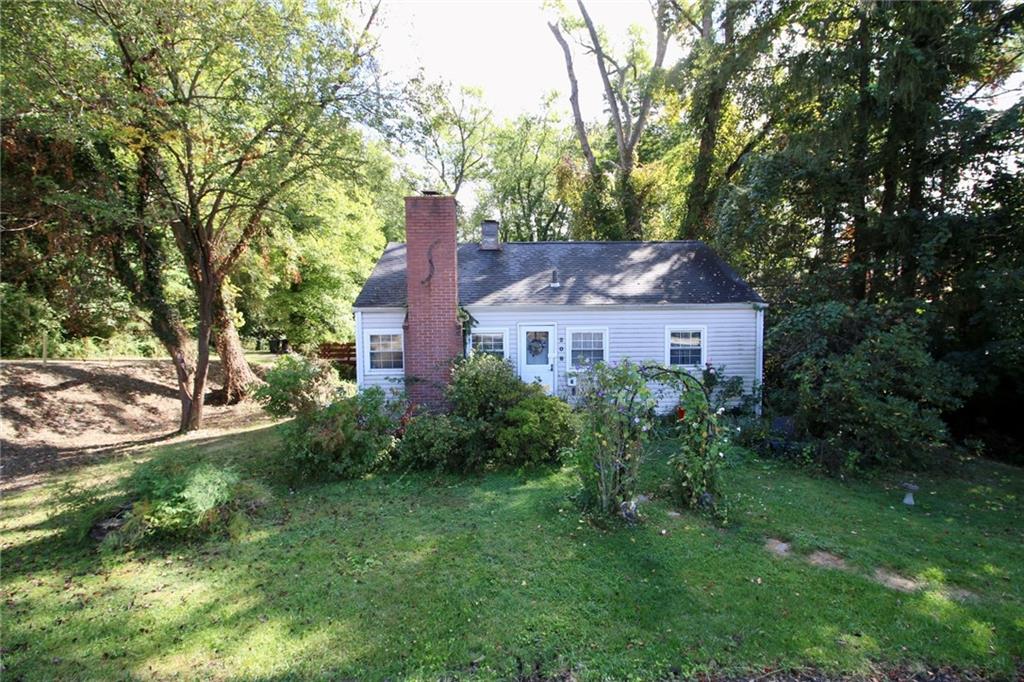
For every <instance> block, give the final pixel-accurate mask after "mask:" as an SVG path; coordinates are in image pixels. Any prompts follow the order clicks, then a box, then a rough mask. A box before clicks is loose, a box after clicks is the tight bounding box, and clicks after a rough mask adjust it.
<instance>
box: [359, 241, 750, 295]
mask: <svg viewBox="0 0 1024 682" xmlns="http://www.w3.org/2000/svg"><path fill="white" fill-rule="evenodd" d="M458 257H459V303H460V304H461V305H614V304H620V305H621V304H629V303H632V304H645V305H646V304H708V303H763V302H764V299H762V298H761V297H760V296H759V295H758V294H757V292H755V291H754V290H753V289H752V288H751V287H750V285H749V284H747V283H746V282H744V281H743V280H742V279H740V278H739V276H737V275H736V273H735V272H734V271H733V270H732V268H730V267H729V266H728V265H726V264H725V262H724V261H723V260H722V259H721V258H719V257H718V255H717V254H716V253H715V252H714V251H712V250H711V249H710V248H709V247H708V246H707V245H706V244H704V243H703V242H698V241H672V242H510V243H505V244H503V245H502V249H501V250H500V251H485V250H482V249H480V246H479V244H475V243H474V244H460V245H459V256H458ZM553 270H557V271H558V280H559V282H560V283H561V286H559V287H552V286H551V273H552V271H553ZM405 302H406V293H405V244H400V243H390V244H388V245H387V247H386V248H385V249H384V254H383V255H382V256H381V257H380V260H379V261H377V265H376V267H374V269H373V272H372V273H371V274H370V278H369V279H367V280H366V284H364V285H363V290H362V291H361V292H360V293H359V296H358V297H357V298H356V302H355V304H354V307H356V308H378V307H380V308H387V307H401V306H404V305H405Z"/></svg>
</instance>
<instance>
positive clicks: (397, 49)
mask: <svg viewBox="0 0 1024 682" xmlns="http://www.w3.org/2000/svg"><path fill="white" fill-rule="evenodd" d="M567 4H568V3H567ZM570 9H575V4H574V3H573V4H572V6H571V7H570ZM587 10H588V11H589V12H590V15H591V17H592V18H593V19H594V21H595V22H596V23H597V24H598V25H600V26H602V27H603V28H604V29H605V31H606V33H607V35H608V37H609V39H610V40H611V42H612V45H613V46H615V47H619V46H622V45H625V43H626V39H627V37H628V31H629V27H630V25H634V24H635V25H637V26H639V27H640V28H642V29H643V30H644V31H645V34H646V36H647V38H648V44H649V45H651V46H653V43H654V40H653V36H654V19H653V17H652V15H651V10H650V4H649V3H648V2H647V0H589V2H587ZM556 16H557V12H556V11H555V10H553V9H545V8H544V6H543V3H542V2H541V0H476V1H473V0H385V1H384V3H383V5H382V7H381V16H380V22H379V27H378V31H377V33H378V36H379V39H380V48H381V49H380V50H379V52H378V54H379V57H380V61H381V64H382V66H383V68H384V70H385V72H388V73H390V74H392V75H393V76H394V77H396V78H398V79H400V80H402V79H405V78H408V77H410V76H412V75H414V74H415V73H416V72H417V71H418V70H419V69H420V68H422V69H423V70H424V72H425V74H426V76H427V77H428V78H430V79H444V80H448V81H451V82H452V83H453V84H455V85H457V86H475V87H479V88H481V89H482V90H483V99H484V102H485V103H486V104H487V105H488V106H489V107H490V108H491V110H492V111H493V112H494V113H495V115H496V117H497V118H498V119H504V118H513V117H515V116H517V115H518V114H522V113H527V112H531V111H533V112H535V111H536V110H537V108H538V106H539V105H540V103H541V101H542V99H543V98H544V96H545V95H546V94H547V93H550V92H552V91H554V90H557V91H558V92H559V93H560V94H561V97H559V99H558V103H557V104H558V107H559V108H560V109H561V110H564V112H565V113H566V114H568V111H569V103H568V96H567V95H568V92H569V81H568V77H567V76H566V72H565V59H564V57H563V56H562V50H561V48H560V47H559V46H558V43H556V42H555V38H554V36H552V35H551V31H550V29H548V25H547V22H548V21H549V20H551V19H553V18H554V17H556ZM570 44H571V42H570ZM672 57H673V55H672V54H671V53H670V54H669V55H668V58H667V59H666V63H670V62H671V58H672ZM574 59H575V61H576V76H577V79H578V80H579V87H580V108H581V109H582V111H583V116H584V118H586V119H587V120H592V119H595V118H600V117H601V116H602V109H603V106H604V105H603V100H602V95H601V92H602V89H601V82H600V77H599V76H598V73H597V69H595V68H594V64H593V57H592V56H588V55H583V54H579V52H578V51H577V54H576V55H575V56H574Z"/></svg>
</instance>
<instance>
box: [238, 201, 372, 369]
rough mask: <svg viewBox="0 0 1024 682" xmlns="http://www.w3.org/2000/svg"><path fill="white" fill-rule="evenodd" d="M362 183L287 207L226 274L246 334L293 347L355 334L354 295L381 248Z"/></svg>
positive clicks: (308, 348)
mask: <svg viewBox="0 0 1024 682" xmlns="http://www.w3.org/2000/svg"><path fill="white" fill-rule="evenodd" d="M373 201H374V200H373V196H371V194H370V192H369V191H368V190H367V189H365V188H361V187H357V188H351V187H349V186H348V185H347V184H341V183H334V184H326V185H325V186H323V187H321V188H320V189H319V190H318V191H316V192H313V191H310V192H308V193H306V194H305V195H304V196H303V197H302V201H301V204H299V203H297V204H295V205H294V206H292V207H291V209H290V210H289V219H288V224H287V225H282V226H280V227H279V228H277V229H275V231H274V234H273V237H272V238H270V237H268V238H265V239H263V240H261V243H260V244H258V245H257V248H254V249H253V250H251V251H250V252H249V253H247V254H246V256H245V257H243V259H242V260H241V262H240V263H239V267H238V269H237V270H236V272H235V274H234V275H233V276H232V280H231V281H232V285H234V286H236V287H237V288H238V296H237V297H236V300H237V301H238V302H239V308H240V311H241V312H242V314H243V318H244V326H243V327H242V330H243V331H244V332H246V333H247V334H249V335H251V336H261V337H262V336H268V335H273V336H282V337H284V338H287V339H288V341H289V343H290V345H291V346H292V347H294V348H298V349H303V350H312V349H315V347H316V346H317V345H319V344H320V343H323V342H325V341H342V340H343V341H348V340H351V339H352V338H353V333H354V330H353V328H352V314H351V312H352V307H351V306H352V301H353V300H355V297H356V295H357V294H358V293H359V287H360V286H361V285H362V283H363V282H364V281H365V279H366V277H368V276H369V273H370V270H371V269H372V268H373V265H374V263H375V262H376V259H377V257H378V256H379V255H380V252H381V250H382V249H383V248H384V243H385V237H384V234H383V231H384V221H383V219H382V218H381V217H380V216H378V215H377V213H376V210H375V208H374V206H373Z"/></svg>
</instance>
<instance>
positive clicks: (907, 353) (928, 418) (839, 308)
mask: <svg viewBox="0 0 1024 682" xmlns="http://www.w3.org/2000/svg"><path fill="white" fill-rule="evenodd" d="M920 305H921V306H923V305H924V304H920ZM925 314H926V313H925V309H924V308H923V307H910V308H905V307H902V306H889V307H886V306H880V305H868V304H859V305H853V306H851V305H846V304H843V303H839V302H829V303H823V304H817V305H811V306H806V307H803V308H801V309H799V310H798V311H795V312H794V314H792V315H791V316H789V317H788V318H787V319H786V320H785V321H784V322H782V323H780V324H779V325H777V326H776V327H775V328H774V329H773V330H772V332H771V336H770V339H771V344H772V345H773V347H775V348H777V349H778V352H779V357H778V362H779V371H781V372H785V373H787V374H789V375H790V376H791V377H792V381H793V386H792V388H791V389H780V390H777V391H776V392H775V393H773V395H772V403H773V405H774V406H775V407H776V409H777V410H780V411H782V412H783V413H790V414H793V415H795V416H796V419H797V425H798V427H799V428H800V429H801V430H802V432H803V433H804V434H805V435H807V436H809V437H810V438H811V439H812V443H811V452H813V453H814V457H815V459H816V460H817V461H818V462H819V463H821V464H823V465H825V466H826V468H828V469H829V470H831V471H835V472H845V473H850V472H852V471H857V470H862V469H865V468H873V467H879V466H887V467H892V468H922V467H926V466H929V465H934V464H935V463H936V460H937V459H939V458H941V457H942V455H943V453H945V452H947V451H948V448H949V445H950V442H949V432H948V430H947V428H946V424H945V422H944V421H943V419H942V416H943V414H946V413H949V412H951V411H953V410H955V409H956V408H957V407H959V406H960V404H961V400H962V396H964V395H965V394H967V393H969V392H970V391H971V390H972V389H973V387H974V386H973V381H972V380H971V378H970V377H969V376H965V375H963V374H961V373H959V372H957V370H956V369H955V367H954V366H952V365H950V364H949V363H946V362H942V361H938V360H936V359H935V358H934V357H933V356H932V355H931V354H929V353H928V350H927V335H926V333H925V329H926V320H925Z"/></svg>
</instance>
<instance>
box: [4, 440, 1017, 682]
mask: <svg viewBox="0 0 1024 682" xmlns="http://www.w3.org/2000/svg"><path fill="white" fill-rule="evenodd" d="M277 440H278V435H277V431H276V429H274V428H273V427H267V428H262V429H257V430H253V431H249V432H246V433H241V434H233V435H230V436H224V437H221V438H214V439H208V440H205V441H195V442H191V443H185V444H176V445H175V444H171V445H166V446H164V447H161V448H158V449H156V450H155V451H154V452H153V454H154V456H156V457H173V458H179V459H185V460H196V461H200V460H215V461H221V462H231V463H233V464H234V465H235V466H237V467H240V468H242V469H243V470H245V471H247V472H249V473H252V474H254V475H258V476H259V477H261V478H263V479H264V480H266V481H268V482H269V483H271V484H272V485H273V486H274V487H275V490H276V496H277V497H276V501H275V502H274V503H273V504H272V505H271V506H270V507H269V508H267V509H265V510H264V511H263V512H262V513H261V515H260V516H259V517H258V518H257V520H256V521H255V522H254V523H253V524H252V525H251V527H250V528H249V529H248V530H246V531H245V532H244V533H243V534H242V535H241V536H240V537H238V538H237V539H235V540H229V539H226V538H214V539H210V540H208V541H205V542H200V543H195V544H179V545H163V546H156V547H149V548H146V549H144V550H137V551H135V552H132V553H127V554H114V553H104V552H99V551H97V550H96V548H95V546H94V545H92V544H90V543H89V541H84V542H80V541H76V540H73V539H72V538H71V537H70V534H69V533H67V532H65V530H66V529H67V528H68V527H69V526H71V525H73V522H74V521H75V519H73V518H69V517H68V515H67V514H64V515H61V514H59V513H57V514H54V512H53V508H54V495H55V492H56V490H57V486H58V484H59V483H60V482H61V480H63V479H60V478H54V479H53V482H52V483H51V485H50V486H49V487H38V488H32V489H29V490H26V491H23V492H20V493H15V494H11V495H8V496H6V497H5V498H4V499H3V519H2V522H0V524H2V526H0V527H2V530H3V543H4V544H3V547H4V552H3V575H2V584H3V591H4V600H5V601H4V606H3V622H2V636H3V649H4V659H5V660H4V673H5V675H4V676H5V678H6V679H11V680H15V679H22V678H24V679H54V678H64V679H104V680H106V679H124V678H138V677H143V678H150V677H156V678H165V677H172V676H180V677H183V678H186V679H190V678H202V679H208V678H245V679H270V678H322V677H350V678H357V679H381V678H391V679H436V678H438V677H440V676H444V675H453V676H458V677H460V678H476V677H479V678H494V677H508V676H511V675H514V674H515V673H516V671H517V666H518V664H517V660H521V661H522V662H523V665H524V666H525V668H526V670H527V671H529V670H530V668H531V667H532V666H533V665H534V663H535V662H536V663H538V664H539V665H540V667H541V669H542V671H544V672H546V673H555V672H558V671H564V670H567V669H571V670H573V671H574V674H575V675H576V676H577V677H579V678H583V679H601V678H613V679H627V678H645V679H646V678H652V677H664V676H667V675H670V674H672V673H673V672H675V673H678V674H682V675H689V674H695V673H697V672H702V671H710V672H723V671H724V672H726V673H741V672H749V671H755V670H759V669H763V668H765V667H768V666H771V667H781V668H787V669H788V668H793V667H802V666H811V667H814V668H817V669H821V670H824V671H826V672H829V673H835V674H863V673H866V672H869V671H871V670H873V669H875V668H877V667H883V668H884V667H889V666H910V667H914V666H940V665H952V666H955V667H958V668H961V669H970V670H974V671H981V672H983V673H984V672H987V673H988V674H990V675H992V676H994V677H999V676H1005V677H1009V676H1012V675H1013V674H1014V671H1015V670H1018V668H1017V666H1018V665H1019V660H1020V658H1021V657H1022V656H1024V587H1022V578H1024V530H1022V529H1024V502H1022V493H1024V472H1021V471H1020V470H1017V469H1013V468H1010V467H1005V466H999V465H995V464H991V463H983V462H977V463H973V464H971V465H969V466H968V467H966V468H965V470H964V471H963V472H961V473H960V474H958V475H957V476H950V477H935V478H928V477H925V478H919V479H918V482H919V483H920V484H921V491H920V492H919V493H918V495H917V497H918V500H919V504H918V506H916V507H913V508H907V507H904V506H903V505H902V504H901V503H900V500H901V498H902V491H900V490H899V489H898V488H897V487H896V485H895V484H897V483H899V482H900V479H892V480H876V481H870V482H854V483H840V482H836V481H834V480H828V479H823V478H817V477H813V476H809V475H807V474H805V473H803V472H800V471H797V470H794V469H791V468H788V467H784V466H780V465H777V464H774V463H767V462H763V461H758V460H748V459H739V460H737V461H735V462H731V466H730V467H729V470H728V474H727V480H726V483H727V488H726V489H727V490H729V491H731V501H730V516H731V524H730V526H729V527H728V528H724V529H723V528H718V527H716V526H714V525H713V524H711V523H709V522H707V521H706V520H704V519H702V518H700V517H697V516H693V515H690V514H683V515H681V516H678V517H671V516H669V515H668V513H667V512H668V510H669V507H668V506H666V504H665V503H663V502H661V501H658V500H655V501H654V502H652V503H651V504H649V505H646V513H647V515H648V518H647V521H646V522H645V523H644V524H642V525H640V526H638V527H635V528H626V527H619V528H611V529H601V528H598V527H595V526H594V525H592V524H590V523H588V522H587V520H586V519H584V518H582V517H581V516H580V515H579V513H578V512H577V511H576V509H575V508H574V506H573V504H572V502H571V500H570V496H571V495H572V494H573V493H574V492H575V490H576V482H575V479H574V476H573V474H572V472H571V471H564V470H563V471H552V472H540V473H535V474H533V475H531V476H521V475H516V474H492V475H488V476H484V477H472V478H457V477H436V476H431V475H420V474H407V475H404V476H400V475H392V476H385V477H379V478H374V479H369V480H364V481H357V482H347V483H325V484H319V485H307V486H304V487H299V488H295V489H291V488H289V486H288V484H287V480H288V479H287V471H286V470H285V469H284V468H283V467H282V466H281V463H280V462H277V461H276V460H275V459H274V457H273V456H272V455H271V454H269V453H273V452H274V451H276V449H277V447H278V442H277ZM663 449H664V448H662V449H656V450H655V452H653V453H652V465H651V467H650V468H649V476H650V480H649V481H648V485H647V486H646V487H647V488H648V489H650V490H654V489H656V487H657V485H656V481H657V479H658V478H659V477H660V476H662V475H663V474H664V463H663V458H664V452H663ZM134 466H135V463H133V462H131V461H122V462H118V463H112V464H107V465H103V466H98V467H93V468H91V469H89V470H85V471H80V472H78V473H76V474H72V475H71V478H72V479H73V480H74V481H76V482H77V483H79V484H82V485H95V486H97V487H98V489H107V488H109V487H110V486H115V487H116V485H117V483H118V481H119V480H120V477H123V476H125V475H127V474H128V473H129V472H130V471H131V470H132V468H133V467H134ZM65 478H66V477H65ZM766 537H777V538H781V539H783V540H787V541H790V542H791V543H792V545H793V555H792V556H789V557H776V556H773V555H772V554H770V553H769V552H767V551H766V550H765V549H764V541H765V538H766ZM817 549H824V550H828V551H831V552H834V553H836V554H838V555H841V556H842V557H844V558H845V560H846V561H847V564H848V568H847V570H836V569H828V568H821V567H817V566H812V565H810V564H809V563H807V562H806V561H804V560H803V558H802V556H803V555H805V554H806V553H808V552H810V551H812V550H817ZM878 567H884V568H887V569H889V570H891V571H894V572H898V573H900V574H902V575H904V576H907V577H912V578H916V579H918V580H920V581H922V582H924V583H925V585H926V586H925V588H924V589H922V590H919V591H917V592H914V593H903V592H898V591H894V590H892V589H890V588H888V587H885V586H883V585H880V584H879V583H877V582H876V581H874V580H872V579H871V577H870V576H871V574H872V573H873V571H874V570H875V569H876V568H878ZM953 586H955V587H958V588H961V589H963V590H969V591H970V592H971V593H972V595H973V596H970V597H968V598H966V599H963V600H962V601H958V600H954V599H951V598H950V596H949V592H948V590H949V588H951V587H953Z"/></svg>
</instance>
